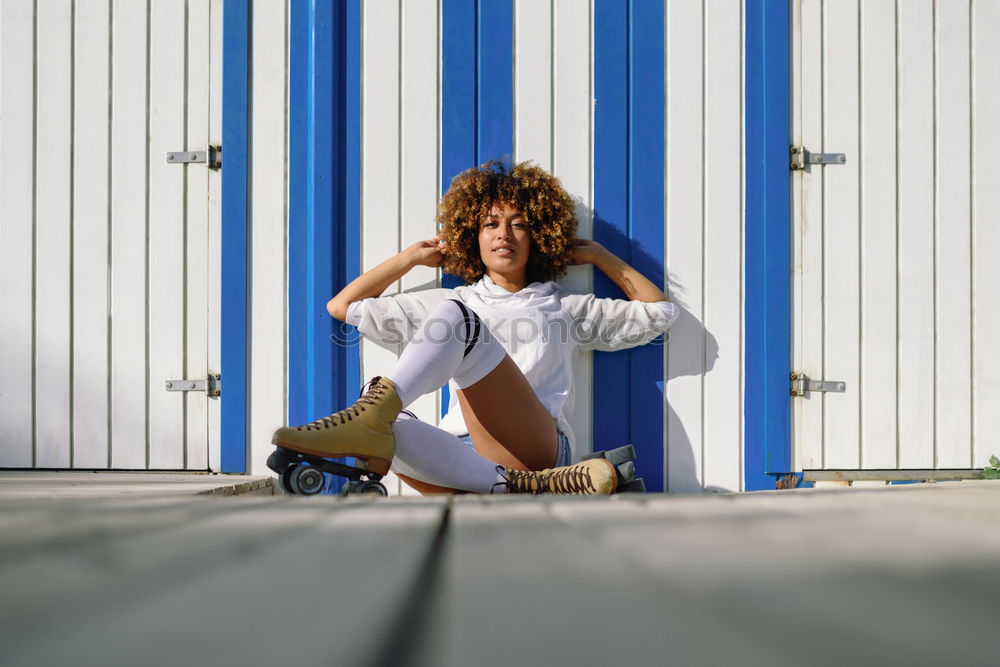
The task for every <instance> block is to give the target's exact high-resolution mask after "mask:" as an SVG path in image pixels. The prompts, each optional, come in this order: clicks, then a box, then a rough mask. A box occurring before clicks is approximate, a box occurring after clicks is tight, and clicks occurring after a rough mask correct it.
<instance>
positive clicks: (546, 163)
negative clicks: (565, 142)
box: [514, 0, 556, 171]
mask: <svg viewBox="0 0 1000 667" xmlns="http://www.w3.org/2000/svg"><path fill="white" fill-rule="evenodd" d="M552 9H553V8H552V3H550V2H537V0H515V3H514V49H515V55H514V159H515V160H517V161H518V162H521V161H524V160H531V161H532V162H535V163H537V164H538V166H540V167H541V168H542V169H546V170H549V171H551V170H552V160H553V156H552V154H553V137H552V126H553V125H554V123H555V122H556V121H555V119H554V117H553V115H552V111H553V104H554V100H553V77H552V74H553V43H552V36H553V35H552V22H553V16H552Z"/></svg>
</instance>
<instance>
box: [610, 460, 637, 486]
mask: <svg viewBox="0 0 1000 667" xmlns="http://www.w3.org/2000/svg"><path fill="white" fill-rule="evenodd" d="M615 470H617V471H618V483H619V484H627V483H628V482H631V481H632V480H633V479H635V463H634V462H632V461H626V462H625V463H620V464H618V465H616V466H615Z"/></svg>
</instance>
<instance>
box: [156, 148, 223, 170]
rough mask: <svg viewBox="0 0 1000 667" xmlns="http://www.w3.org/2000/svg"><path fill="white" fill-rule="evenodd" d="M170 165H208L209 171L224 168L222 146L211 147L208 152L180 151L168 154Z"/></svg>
mask: <svg viewBox="0 0 1000 667" xmlns="http://www.w3.org/2000/svg"><path fill="white" fill-rule="evenodd" d="M167 162H169V163H170V164H193V163H207V164H208V168H209V169H221V168H222V146H209V147H208V150H207V151H180V152H176V153H167Z"/></svg>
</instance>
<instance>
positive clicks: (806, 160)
mask: <svg viewBox="0 0 1000 667" xmlns="http://www.w3.org/2000/svg"><path fill="white" fill-rule="evenodd" d="M788 153H789V155H790V156H791V164H790V166H791V169H792V171H798V170H802V171H809V165H811V164H818V165H827V164H847V156H846V155H845V154H844V153H812V152H810V151H808V150H806V149H805V147H804V146H790V147H789V149H788Z"/></svg>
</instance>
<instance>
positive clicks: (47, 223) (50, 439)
mask: <svg viewBox="0 0 1000 667" xmlns="http://www.w3.org/2000/svg"><path fill="white" fill-rule="evenodd" d="M71 11H72V5H71V3H70V2H69V0H45V1H43V2H39V3H38V26H39V29H38V33H37V38H38V59H37V61H36V73H37V86H38V88H37V105H38V106H37V108H36V115H35V120H36V124H37V125H36V134H35V150H36V155H37V160H36V162H35V180H36V191H35V234H36V239H37V243H36V245H35V305H36V307H35V465H36V466H37V467H41V468H65V467H68V466H69V465H70V461H71V453H70V435H71V432H72V431H71V428H70V421H69V418H68V416H69V412H70V340H71V336H72V327H71V322H72V319H71V317H70V313H71V302H70V238H71V231H70V230H71V229H72V223H71V216H72V211H71V208H70V200H71V198H70V191H71V187H72V182H71V178H72V176H71V173H70V165H71V164H72V162H71V159H70V154H71V141H72V133H71V127H72V123H71V121H70V115H71V113H70V112H71V109H72V104H71V103H70V100H71V95H72V80H71V71H72V70H71V64H72V52H71V48H70V44H71V41H70V40H71V36H72V23H71Z"/></svg>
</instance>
